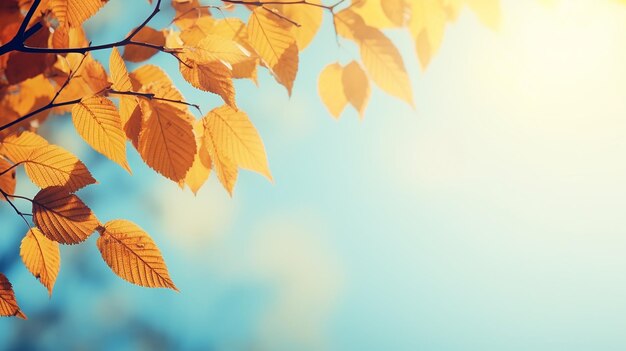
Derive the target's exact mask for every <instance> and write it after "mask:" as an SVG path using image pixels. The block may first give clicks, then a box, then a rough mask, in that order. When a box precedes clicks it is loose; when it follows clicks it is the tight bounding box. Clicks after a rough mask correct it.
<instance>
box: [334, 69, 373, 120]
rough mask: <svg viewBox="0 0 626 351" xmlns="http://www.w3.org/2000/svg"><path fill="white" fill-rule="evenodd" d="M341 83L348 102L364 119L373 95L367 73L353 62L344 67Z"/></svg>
mask: <svg viewBox="0 0 626 351" xmlns="http://www.w3.org/2000/svg"><path fill="white" fill-rule="evenodd" d="M341 81H342V82H343V90H344V93H345V96H346V98H347V99H348V102H350V104H351V105H352V106H354V108H355V109H356V110H357V111H359V115H360V116H361V118H363V115H364V113H365V107H367V102H368V100H369V98H370V94H371V91H370V82H369V79H368V78H367V76H366V75H365V72H364V71H363V69H362V68H361V66H360V65H359V64H358V63H356V61H352V62H350V63H349V64H348V65H347V66H346V67H344V69H343V75H342V77H341Z"/></svg>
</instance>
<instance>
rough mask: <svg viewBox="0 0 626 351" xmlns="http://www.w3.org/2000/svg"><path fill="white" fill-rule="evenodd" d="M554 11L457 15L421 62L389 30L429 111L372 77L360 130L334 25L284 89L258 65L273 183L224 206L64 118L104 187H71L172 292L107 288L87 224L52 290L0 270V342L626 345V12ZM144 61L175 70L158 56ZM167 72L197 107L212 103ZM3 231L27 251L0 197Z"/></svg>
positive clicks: (50, 128)
mask: <svg viewBox="0 0 626 351" xmlns="http://www.w3.org/2000/svg"><path fill="white" fill-rule="evenodd" d="M551 3H552V4H550V5H545V4H542V2H540V1H531V0H527V1H526V0H524V1H519V0H503V1H502V21H501V22H502V25H501V28H500V29H499V30H498V31H492V30H490V29H488V28H486V27H485V26H483V25H482V24H480V22H478V20H477V19H476V17H475V16H474V15H473V14H472V13H470V12H469V11H467V10H465V11H463V12H462V13H461V16H460V18H459V19H458V21H457V22H455V23H454V24H452V25H450V26H449V27H448V30H447V32H446V35H445V39H444V42H443V45H442V48H441V50H440V52H439V53H438V54H437V56H436V57H435V58H434V60H433V62H432V64H431V66H430V67H429V68H428V69H427V71H426V72H421V70H420V69H419V65H418V64H417V60H416V58H415V54H414V51H413V46H412V43H411V42H410V40H409V36H408V35H405V34H403V33H394V34H393V35H392V36H393V38H394V39H395V41H396V43H397V44H398V46H399V47H400V49H401V51H402V52H403V54H404V56H405V61H406V63H407V65H408V69H409V71H410V74H411V77H412V80H413V88H414V96H415V99H416V106H417V107H416V109H415V110H413V109H411V108H410V107H409V106H407V105H405V104H403V103H402V102H400V101H399V100H395V99H393V98H391V97H388V96H386V95H384V94H383V93H381V92H380V91H379V90H377V89H374V92H373V96H372V101H371V103H370V107H369V109H368V111H367V114H366V116H365V119H364V120H363V121H359V120H358V117H357V114H356V112H354V111H352V110H351V111H350V112H348V113H345V114H344V115H343V117H342V119H341V120H340V121H335V120H333V119H332V118H331V117H330V116H329V114H328V112H327V111H326V110H325V108H324V106H323V105H322V103H321V101H320V99H319V97H318V96H317V75H318V74H319V72H320V70H321V69H322V67H323V66H324V65H326V64H327V63H330V62H331V61H334V60H337V59H339V60H341V61H342V62H343V63H345V62H347V60H349V59H351V57H352V56H351V55H352V53H354V49H353V48H351V47H350V46H349V45H345V46H344V47H342V48H338V47H337V46H336V45H335V42H334V37H333V34H332V30H331V29H330V28H329V27H328V22H326V26H325V29H324V30H323V31H322V32H321V33H320V34H319V36H318V37H317V39H316V40H315V42H314V43H313V45H312V46H311V47H310V48H308V49H307V50H306V51H304V53H303V54H302V59H301V66H300V67H301V68H300V73H299V76H298V79H297V81H296V86H295V89H294V93H293V96H292V97H291V99H289V98H288V97H287V94H286V92H285V90H284V88H282V87H281V86H278V85H277V84H276V83H275V82H274V81H273V79H272V78H271V77H269V76H268V75H267V74H262V77H261V79H260V88H256V87H255V86H254V85H252V84H251V83H250V82H238V83H237V84H238V88H239V89H240V90H239V91H238V103H239V105H240V107H241V108H243V109H244V110H246V111H248V113H249V114H250V116H251V118H252V120H253V122H254V123H255V125H256V126H257V128H258V129H259V132H260V133H261V136H262V137H263V139H264V141H265V145H266V148H267V152H268V156H269V160H270V166H271V169H272V172H273V175H274V179H275V181H274V183H273V184H272V183H269V182H267V181H266V180H265V179H264V178H262V177H261V176H258V175H255V174H252V173H247V172H244V173H243V174H242V176H241V177H240V180H239V181H238V184H237V187H236V189H235V195H234V196H233V198H229V196H228V195H227V193H226V192H225V191H224V190H223V189H222V188H221V186H220V185H219V184H218V182H217V180H216V179H215V177H214V176H213V177H212V178H211V180H210V181H209V184H208V185H207V186H206V187H205V188H204V189H202V190H201V191H200V193H199V194H198V196H197V197H194V196H193V195H192V194H191V193H190V192H189V191H185V192H181V191H180V190H179V189H178V187H177V186H176V185H175V184H173V183H171V182H169V181H167V180H165V179H163V178H161V177H159V176H158V175H156V174H155V173H154V172H153V171H151V170H149V169H148V168H147V167H146V166H145V165H143V164H142V162H141V160H140V159H139V157H138V156H137V154H136V152H135V151H131V152H130V161H131V166H132V168H133V170H134V175H133V176H132V177H131V176H128V175H127V174H126V173H124V171H123V170H121V169H119V167H117V166H116V165H114V164H113V163H111V162H109V161H106V160H104V159H103V158H101V157H100V156H98V155H95V154H94V153H93V152H92V151H90V150H89V149H88V148H87V147H86V146H85V144H84V143H83V142H82V141H81V140H80V139H79V138H78V136H77V135H76V133H75V132H74V131H73V129H72V128H71V126H70V125H68V123H67V121H66V120H63V118H62V117H60V118H57V119H56V120H54V121H53V122H51V123H49V124H48V125H47V126H46V129H45V132H46V133H47V136H48V138H50V139H51V140H53V141H54V142H57V143H59V144H61V145H63V146H65V147H67V148H69V149H71V150H72V151H74V152H76V153H77V154H79V156H80V157H81V158H83V159H85V161H86V163H87V164H88V165H89V166H90V168H91V169H92V170H93V172H94V175H95V176H96V178H97V179H98V180H99V181H100V184H99V185H97V186H93V187H90V188H88V189H85V190H83V191H82V192H81V195H83V196H84V197H85V199H86V201H87V202H88V203H89V204H90V206H91V207H92V208H93V209H94V211H95V212H96V214H97V215H98V217H99V218H100V219H101V220H102V221H107V220H109V219H113V218H117V217H124V218H128V219H130V220H133V221H135V222H137V223H138V224H139V225H141V226H142V227H143V228H144V229H146V230H147V231H148V232H149V233H151V235H152V236H153V237H154V238H155V240H156V241H157V243H158V244H159V246H160V247H161V249H162V251H163V253H164V256H165V259H166V261H167V263H168V266H169V269H170V273H171V275H172V277H173V279H174V281H175V282H176V284H177V286H178V287H179V288H180V290H181V293H179V294H177V293H173V292H170V291H165V290H149V289H143V288H139V287H134V286H131V285H130V284H128V283H126V282H124V281H121V280H119V279H117V278H116V277H114V276H113V274H112V273H111V272H110V271H109V269H108V267H106V265H105V264H104V263H102V262H101V259H100V256H99V253H98V252H97V249H96V247H95V236H94V237H93V238H91V239H90V240H89V241H88V242H87V243H85V244H82V245H80V246H77V247H64V248H63V250H62V254H63V265H62V268H61V273H60V276H59V279H58V281H57V285H56V287H55V293H54V295H53V297H52V299H51V300H49V299H48V298H47V295H46V293H45V289H43V288H42V287H40V286H38V284H37V282H36V281H35V279H34V278H32V277H31V276H30V275H29V274H28V273H27V272H26V270H25V269H24V268H23V267H22V266H20V265H19V264H17V263H15V264H9V263H7V262H3V264H4V265H5V268H8V269H6V273H7V274H8V275H9V277H10V278H11V280H12V281H13V283H14V285H15V288H16V292H17V294H18V299H19V301H20V304H21V305H22V307H23V308H24V310H26V312H27V313H28V314H29V317H30V319H29V321H28V322H23V321H17V320H14V319H0V339H1V340H13V341H12V342H13V344H11V345H16V346H15V347H18V346H20V345H22V346H23V348H22V349H27V348H26V346H24V345H31V346H32V345H35V346H37V348H38V349H46V348H53V347H55V346H59V345H61V346H63V348H64V349H81V347H82V349H84V348H85V347H91V348H95V349H106V348H109V349H112V348H114V349H117V350H136V349H142V348H144V349H152V348H158V347H159V346H160V347H167V346H171V347H174V348H177V349H192V350H208V349H211V350H253V349H254V350H305V351H306V350H399V351H404V350H407V351H408V350H459V351H461V350H590V349H594V350H624V349H626V338H624V333H623V330H624V328H625V327H626V303H625V302H624V301H625V300H626V283H625V282H624V271H625V270H626V231H625V230H624V228H626V216H624V214H623V210H624V208H626V185H624V180H626V162H625V160H626V99H625V96H624V92H626V64H625V62H626V36H625V35H624V33H626V6H624V5H623V4H618V3H617V2H616V1H610V0H563V1H551ZM126 6H128V5H127V4H126V2H124V1H121V0H112V1H111V3H110V4H108V5H107V6H106V7H105V10H104V11H103V13H101V14H99V15H98V16H97V17H95V18H94V19H92V20H91V21H90V22H89V24H88V27H87V28H88V32H89V33H90V35H92V37H93V38H94V40H95V42H94V43H98V42H106V41H110V40H113V39H116V38H119V37H121V36H123V35H124V33H126V32H128V30H130V28H131V27H132V25H133V23H136V21H137V20H136V18H138V17H141V16H143V14H144V13H148V12H149V7H148V6H147V5H146V4H144V2H137V3H135V4H133V6H134V7H135V8H136V11H132V12H130V13H128V12H126V13H124V12H123V11H122V10H123V8H125V7H126ZM165 17H167V16H164V17H163V18H162V20H163V21H161V22H160V23H165ZM109 21H115V22H116V24H115V25H112V24H111V22H109ZM112 26H114V27H115V28H114V30H111V27H112ZM97 57H98V58H106V57H108V52H103V53H101V54H100V55H98V56H97ZM105 62H106V61H105ZM152 62H154V63H157V64H159V65H162V66H163V67H165V68H166V69H168V70H171V72H175V70H176V64H175V62H172V60H171V59H170V58H169V57H167V56H157V57H156V58H154V59H153V60H152ZM172 77H173V79H174V80H175V81H176V82H177V84H178V85H179V87H181V90H182V91H183V94H184V95H185V97H186V98H187V100H189V101H193V102H197V103H200V104H201V105H202V106H203V109H204V110H205V111H208V110H209V109H210V108H211V107H212V106H216V105H217V104H219V100H218V99H217V98H215V97H211V96H208V94H206V93H202V92H198V91H196V90H194V89H193V88H191V87H190V86H189V85H187V84H186V83H185V82H184V81H183V80H182V79H181V78H180V77H179V76H178V74H172ZM20 179H24V177H22V178H20ZM19 189H20V192H21V193H26V194H32V193H33V192H34V189H33V188H32V186H30V185H27V184H26V181H25V182H23V183H22V184H20V187H19ZM0 221H1V222H2V228H3V230H2V231H3V232H4V233H3V234H4V235H5V237H11V238H15V240H14V241H13V242H8V241H6V242H2V243H0V249H1V250H2V251H0V252H2V254H3V255H5V257H8V256H11V255H12V256H15V253H14V252H13V251H11V250H15V241H17V240H19V236H20V235H21V233H22V230H23V228H22V227H21V226H20V223H19V221H18V220H17V219H16V218H14V215H12V214H11V213H10V211H8V210H7V209H6V208H4V207H2V208H1V209H0ZM5 223H7V224H6V225H5ZM5 261H7V260H5ZM54 313H56V314H54ZM50 315H53V317H50ZM28 323H30V324H28ZM27 324H28V325H27ZM138 325H141V326H142V327H141V328H139V327H138ZM29 328H30V329H29ZM24 330H26V331H28V334H20V333H26V332H25V331H24ZM32 333H35V334H36V335H32ZM24 335H28V337H25V336H24ZM146 335H148V336H149V337H146ZM154 335H160V336H162V337H163V338H164V340H165V341H159V340H160V339H158V338H156V337H155V336H154ZM18 336H19V337H18ZM20 338H21V339H20ZM155 338H156V339H155ZM18 339H20V340H22V341H16V340H18ZM23 339H29V340H23ZM150 340H152V341H150ZM155 340H157V341H159V342H155ZM150 342H153V344H150ZM21 343H23V344H21ZM29 343H30V344H29ZM146 345H147V346H146Z"/></svg>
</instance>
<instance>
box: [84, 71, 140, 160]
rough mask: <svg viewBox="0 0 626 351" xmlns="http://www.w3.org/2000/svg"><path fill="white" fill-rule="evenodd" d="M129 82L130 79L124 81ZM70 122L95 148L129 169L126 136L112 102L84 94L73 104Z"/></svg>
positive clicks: (101, 97)
mask: <svg viewBox="0 0 626 351" xmlns="http://www.w3.org/2000/svg"><path fill="white" fill-rule="evenodd" d="M127 83H128V85H130V81H128V82H127ZM72 122H74V127H75V128H76V131H77V132H78V134H80V136H81V137H82V138H83V139H84V140H85V141H86V142H87V144H89V145H91V147H93V148H94V149H95V150H96V151H98V152H99V153H101V154H103V155H104V156H106V157H108V158H109V159H111V160H112V161H114V162H116V163H117V164H119V165H120V166H122V168H124V169H125V170H127V171H128V172H130V168H129V167H128V162H127V161H126V136H125V134H124V131H123V130H122V121H121V119H120V115H119V112H118V111H117V108H116V107H115V105H114V104H113V102H112V101H111V100H109V99H107V98H105V97H103V96H97V95H95V96H89V97H86V98H83V99H82V100H81V101H80V102H79V103H77V104H75V105H74V107H73V108H72Z"/></svg>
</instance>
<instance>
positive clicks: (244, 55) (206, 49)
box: [185, 34, 250, 65]
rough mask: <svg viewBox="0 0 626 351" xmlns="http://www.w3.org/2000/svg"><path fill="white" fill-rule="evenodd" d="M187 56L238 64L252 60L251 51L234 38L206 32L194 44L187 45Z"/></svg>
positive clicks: (198, 59)
mask: <svg viewBox="0 0 626 351" xmlns="http://www.w3.org/2000/svg"><path fill="white" fill-rule="evenodd" d="M185 53H186V54H187V56H189V57H191V58H193V60H194V61H197V62H213V61H221V62H226V63H228V64H231V65H232V64H236V63H241V62H245V61H247V60H250V52H248V51H247V50H246V49H245V48H244V47H243V46H241V45H239V44H237V43H236V42H234V41H233V40H232V39H227V38H224V37H222V36H219V35H214V34H206V35H205V36H204V37H203V38H202V40H200V41H198V42H197V43H196V44H194V45H193V46H187V47H185Z"/></svg>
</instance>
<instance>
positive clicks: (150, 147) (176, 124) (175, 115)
mask: <svg viewBox="0 0 626 351" xmlns="http://www.w3.org/2000/svg"><path fill="white" fill-rule="evenodd" d="M141 106H142V110H143V112H144V114H145V123H144V126H143V130H142V131H141V134H140V135H139V144H138V151H139V154H140V155H141V157H142V158H143V160H144V161H145V162H146V163H147V164H148V166H150V167H152V168H153V169H154V170H156V171H157V172H159V173H161V174H162V175H164V176H165V177H167V178H169V179H171V180H173V181H175V182H179V181H181V180H183V179H185V175H186V174H187V171H188V170H189V168H191V165H192V164H193V160H194V156H195V154H196V141H195V136H194V134H193V125H192V121H193V117H192V116H191V115H189V112H186V111H183V110H180V109H178V108H176V107H174V106H172V105H170V104H167V103H163V102H161V101H157V100H151V101H142V105H141Z"/></svg>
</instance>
